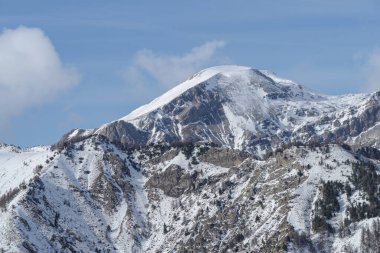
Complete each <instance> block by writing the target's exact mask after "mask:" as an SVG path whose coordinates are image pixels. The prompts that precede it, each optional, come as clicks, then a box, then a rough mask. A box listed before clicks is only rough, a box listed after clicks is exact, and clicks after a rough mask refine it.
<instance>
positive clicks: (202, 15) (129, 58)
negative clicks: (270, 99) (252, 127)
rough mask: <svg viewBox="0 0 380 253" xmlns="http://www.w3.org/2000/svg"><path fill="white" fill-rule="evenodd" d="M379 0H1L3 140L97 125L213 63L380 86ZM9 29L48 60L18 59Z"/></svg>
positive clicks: (322, 83) (321, 87) (345, 86)
mask: <svg viewBox="0 0 380 253" xmlns="http://www.w3.org/2000/svg"><path fill="white" fill-rule="evenodd" d="M379 7H380V2H379V1H369V0H362V1H353V0H345V1H343V0H329V1H327V0H326V1H324V0H319V1H317V0H315V1H314V0H302V1H301V0H290V1H280V0H278V1H274V0H273V1H272V0H266V1H254V0H251V1H242V0H236V1H221V0H219V1H214V0H211V1H198V0H195V1H96V0H95V1H94V0H92V1H71V0H66V1H46V0H40V1H17V0H15V1H2V0H0V29H1V30H2V33H1V34H0V67H1V66H2V65H1V64H2V63H3V66H5V69H6V70H3V71H2V70H1V69H0V92H1V93H3V94H1V95H2V97H3V98H4V97H5V98H6V99H5V100H4V99H2V100H3V102H2V103H1V102H0V106H1V107H2V109H1V111H0V121H1V122H0V142H5V143H12V144H16V145H21V146H30V145H37V144H52V143H54V142H56V141H57V140H58V139H59V138H60V136H62V135H63V134H64V133H65V132H67V131H69V130H70V129H72V128H77V127H80V128H95V127H99V126H100V125H101V124H103V123H106V122H109V121H112V120H115V119H118V118H120V117H122V116H124V115H126V114H128V112H130V111H131V110H133V109H135V108H136V107H138V106H139V105H142V104H144V103H147V102H149V101H150V100H151V99H153V98H155V97H157V96H158V95H160V94H161V93H162V92H164V91H165V90H167V89H169V88H170V87H172V86H173V85H175V84H176V83H177V82H179V80H183V79H185V78H186V77H187V76H188V75H190V74H191V73H192V72H194V71H197V70H199V69H202V68H205V67H209V66H212V65H220V64H238V65H246V66H252V67H255V68H258V69H270V70H272V71H274V72H276V73H277V74H278V75H280V76H283V77H286V78H289V79H292V80H295V81H297V82H299V83H301V84H303V85H306V86H309V87H311V88H313V89H314V90H316V91H319V92H321V93H326V94H334V95H335V94H344V93H353V92H368V91H374V90H376V89H377V90H379V89H380V84H379V85H378V86H377V83H376V80H378V77H379V78H380V74H378V72H380V71H379V70H380V52H379V48H380V30H379V26H380V8H379ZM20 26H22V27H20ZM14 40H19V41H21V42H22V43H20V47H28V49H27V50H29V51H28V53H29V55H30V54H32V53H35V54H37V53H38V54H39V55H42V56H41V61H42V62H43V63H44V64H47V65H49V66H50V65H52V66H53V67H51V69H52V70H51V71H50V70H49V71H47V70H46V71H45V72H44V70H39V71H40V72H38V74H36V73H35V72H36V71H37V70H35V69H36V68H35V63H34V62H31V61H29V60H28V61H24V60H23V59H22V57H21V56H15V57H14V58H15V60H14V61H13V54H12V52H16V51H12V50H13V49H12V48H13V45H14V43H15V42H13V41H14ZM41 45H44V47H43V48H42V46H41ZM2 47H3V48H2ZM34 47H39V48H38V50H37V49H36V50H35V49H34ZM10 48H11V49H12V50H11V49H10ZM39 50H40V51H39ZM2 53H3V56H2ZM4 55H7V56H8V58H7V60H5V58H4ZM33 55H34V54H33ZM36 57H37V58H38V57H39V56H36ZM2 58H3V60H2ZM9 59H11V60H9ZM52 61H53V63H54V64H51V62H52ZM9 62H11V63H9ZM20 63H22V64H20ZM12 64H13V65H12ZM28 64H29V65H28ZM20 65H22V66H23V68H20V67H19V66H20ZM41 66H45V65H41ZM3 69H4V68H3ZM33 71H35V72H33ZM173 72H174V73H176V74H175V75H169V73H173ZM10 73H14V74H13V76H10V75H11V74H10ZM51 73H54V74H51ZM2 75H3V77H2ZM45 76H47V77H46V78H45ZM21 77H25V78H21ZM29 80H34V81H29ZM41 80H42V81H41ZM40 83H43V85H40ZM16 86H17V87H18V89H16V88H14V87H16ZM10 87H11V88H10ZM377 87H379V88H377ZM13 88H14V89H13ZM9 89H11V92H10V91H9ZM40 93H41V94H40Z"/></svg>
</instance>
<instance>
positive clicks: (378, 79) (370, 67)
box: [364, 49, 380, 92]
mask: <svg viewBox="0 0 380 253" xmlns="http://www.w3.org/2000/svg"><path fill="white" fill-rule="evenodd" d="M364 73H365V75H366V79H367V82H366V83H365V85H364V90H365V91H367V92H373V91H380V50H379V49H376V50H374V51H373V52H372V53H371V54H369V55H368V56H367V58H366V63H365V64H364Z"/></svg>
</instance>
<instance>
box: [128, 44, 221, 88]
mask: <svg viewBox="0 0 380 253" xmlns="http://www.w3.org/2000/svg"><path fill="white" fill-rule="evenodd" d="M224 45H225V43H224V41H211V42H207V43H205V44H203V45H201V46H199V47H195V48H193V49H191V51H190V52H188V53H185V54H183V55H157V54H155V53H154V52H152V51H150V50H147V49H144V50H140V51H138V52H137V53H136V55H135V58H134V61H133V63H132V65H131V66H129V67H128V68H127V69H125V70H124V72H123V77H124V78H125V79H126V80H127V82H128V83H129V84H131V85H134V86H135V87H136V86H139V88H140V89H141V86H143V85H144V82H146V76H145V75H146V74H148V75H150V77H153V78H154V79H155V80H156V81H158V82H159V83H160V84H161V85H163V86H165V87H166V88H169V87H172V86H174V85H176V84H178V83H180V82H181V81H184V80H185V79H186V78H188V77H189V76H191V75H192V74H194V73H195V72H196V71H199V70H201V69H202V68H204V67H206V66H207V65H210V64H213V63H215V62H216V61H215V59H213V57H214V55H215V52H216V50H217V49H219V48H222V47H224Z"/></svg>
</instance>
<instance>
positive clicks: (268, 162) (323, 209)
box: [0, 66, 380, 252]
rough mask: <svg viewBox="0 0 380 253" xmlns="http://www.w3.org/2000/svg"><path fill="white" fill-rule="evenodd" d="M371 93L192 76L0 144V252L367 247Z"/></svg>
mask: <svg viewBox="0 0 380 253" xmlns="http://www.w3.org/2000/svg"><path fill="white" fill-rule="evenodd" d="M379 148H380V92H377V93H373V94H354V95H344V96H326V95H321V94H317V93H316V92H313V91H311V90H310V89H308V88H306V87H304V86H301V85H299V84H296V83H294V82H292V81H290V80H286V79H283V78H280V77H278V76H276V75H275V74H274V73H272V72H270V71H263V70H256V69H252V68H248V67H241V66H219V67H213V68H209V69H206V70H203V71H201V72H199V73H197V74H195V75H194V76H192V77H191V78H189V79H188V80H186V81H185V82H183V83H181V84H180V85H178V86H176V87H174V88H173V89H171V90H169V91H168V92H167V93H165V94H163V95H162V96H160V97H158V98H157V99H155V100H153V101H152V102H151V103H149V104H147V105H144V106H142V107H140V108H138V109H136V110H135V111H133V112H131V113H130V114H128V115H127V116H125V117H123V118H121V119H119V120H116V121H114V122H111V123H108V124H104V125H103V126H101V127H99V128H98V129H87V130H85V129H75V130H72V131H70V132H69V133H67V134H65V135H64V136H63V137H62V139H61V140H60V141H59V142H58V143H57V144H55V145H53V146H52V147H35V148H31V149H21V148H18V147H14V146H9V145H1V146H0V186H1V187H0V209H1V212H0V252H1V249H3V250H4V251H6V252H20V251H22V252H355V250H356V252H377V251H376V250H377V249H378V248H379V247H380V240H379V238H380V237H379V235H380V219H379V218H378V217H380V190H379V183H380V177H379V175H378V172H379V169H380V167H379V166H380V150H379Z"/></svg>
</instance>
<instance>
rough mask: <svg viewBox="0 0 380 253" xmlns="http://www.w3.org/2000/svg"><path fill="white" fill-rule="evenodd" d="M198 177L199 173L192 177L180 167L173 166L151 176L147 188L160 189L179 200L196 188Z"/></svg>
mask: <svg viewBox="0 0 380 253" xmlns="http://www.w3.org/2000/svg"><path fill="white" fill-rule="evenodd" d="M197 175H198V174H197V172H195V173H193V174H192V175H191V174H189V173H187V172H185V170H184V169H182V168H181V167H180V166H178V165H174V164H172V165H170V166H169V167H168V168H166V169H165V171H164V172H162V173H155V174H154V175H153V176H151V177H150V178H149V180H148V181H147V182H146V184H145V187H147V188H158V189H160V190H162V191H163V192H164V193H165V194H166V195H168V196H169V197H174V198H178V197H180V196H181V195H182V194H183V193H184V192H185V191H187V190H191V188H194V183H195V181H196V179H197Z"/></svg>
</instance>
